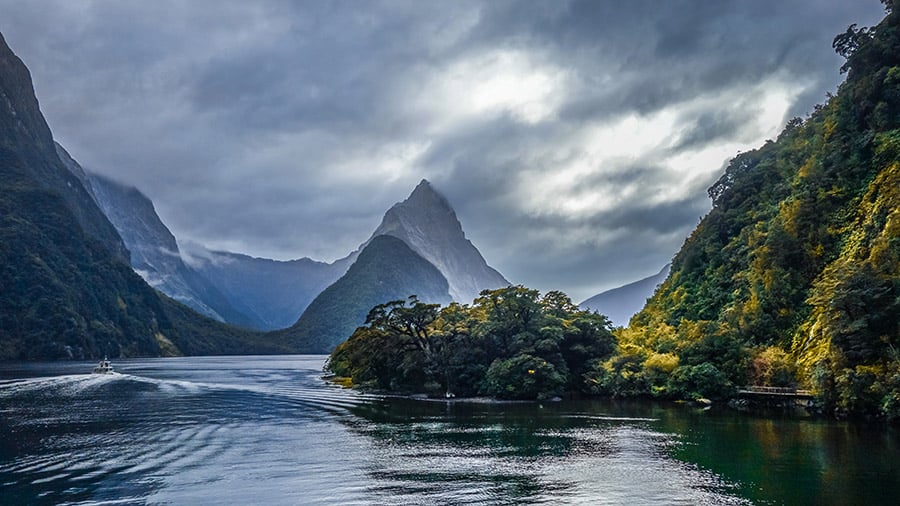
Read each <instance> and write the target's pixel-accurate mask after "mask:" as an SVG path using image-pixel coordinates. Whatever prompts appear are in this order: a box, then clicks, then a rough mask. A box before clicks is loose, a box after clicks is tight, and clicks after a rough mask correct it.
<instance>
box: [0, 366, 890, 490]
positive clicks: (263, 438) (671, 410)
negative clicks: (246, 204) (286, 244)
mask: <svg viewBox="0 0 900 506" xmlns="http://www.w3.org/2000/svg"><path fill="white" fill-rule="evenodd" d="M323 361H324V357H320V356H292V357H204V358H178V359H148V360H128V361H120V362H117V363H115V364H114V365H116V367H117V370H118V371H119V372H121V374H118V375H114V376H99V375H90V374H85V372H88V371H90V369H91V368H92V367H93V365H94V364H92V363H91V364H88V363H53V364H0V503H2V504H212V503H216V504H342V505H343V504H470V503H475V504H541V503H546V504H690V505H694V504H716V505H718V504H825V505H827V504H835V505H838V504H896V501H897V497H898V496H900V439H898V433H897V431H896V430H895V429H892V428H885V427H882V426H864V425H854V424H844V423H836V422H823V421H818V422H817V421H809V420H789V419H761V418H751V417H746V416H738V415H735V414H733V413H730V412H716V411H715V410H713V411H702V410H697V409H695V408H691V407H686V406H676V405H668V404H660V405H654V404H649V403H612V402H608V401H605V402H593V401H577V402H576V401H573V402H561V403H552V404H543V405H541V404H537V403H522V404H478V403H449V404H448V403H444V402H425V401H411V400H404V399H389V398H382V397H378V396H372V395H363V394H360V393H358V392H354V391H348V390H343V389H340V388H338V387H335V386H333V385H330V384H328V383H325V382H324V381H322V379H321V375H322V373H321V369H322V363H323Z"/></svg>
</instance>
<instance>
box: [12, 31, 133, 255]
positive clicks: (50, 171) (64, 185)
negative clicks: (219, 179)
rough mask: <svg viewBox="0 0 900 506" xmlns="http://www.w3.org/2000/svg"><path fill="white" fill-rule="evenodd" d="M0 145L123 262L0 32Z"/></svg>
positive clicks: (110, 231) (120, 245)
mask: <svg viewBox="0 0 900 506" xmlns="http://www.w3.org/2000/svg"><path fill="white" fill-rule="evenodd" d="M0 132H2V136H0V145H2V146H3V147H4V148H6V149H7V150H10V151H11V152H15V153H16V157H17V158H18V159H19V160H21V166H20V170H22V171H23V172H24V174H25V175H27V176H28V178H29V179H30V180H31V181H33V182H34V183H35V184H37V185H38V186H39V187H40V188H42V189H44V190H47V191H50V192H53V193H56V194H58V195H59V196H60V197H62V198H63V200H64V201H65V203H66V205H67V207H68V208H69V211H70V212H71V213H72V214H73V216H74V217H75V219H76V221H77V222H78V224H79V226H80V227H81V229H82V230H84V232H85V234H87V235H88V236H89V237H90V238H91V239H93V240H96V241H98V242H99V243H100V244H102V245H103V246H104V247H105V248H106V249H108V250H109V251H110V252H111V253H112V254H113V256H115V257H117V258H119V259H123V260H127V259H128V250H127V249H126V248H125V245H124V244H123V243H122V240H121V239H120V238H119V236H118V234H117V233H116V230H115V229H114V228H113V227H112V225H110V223H109V221H108V220H107V219H106V218H105V217H104V216H103V213H102V212H100V210H99V209H98V208H97V206H96V205H95V204H94V201H93V199H92V198H91V195H90V194H89V193H88V192H87V191H86V190H85V189H84V186H82V185H81V184H80V182H79V181H78V178H77V177H76V176H74V175H73V174H72V173H70V172H69V171H68V170H66V168H65V166H64V164H63V162H62V161H61V160H60V158H59V156H58V154H57V151H56V145H55V144H54V142H53V135H52V134H51V133H50V128H49V127H48V126H47V123H46V121H44V116H43V115H42V114H41V111H40V108H39V106H38V101H37V98H36V97H35V96H34V88H33V86H32V84H31V74H30V73H29V72H28V68H27V67H25V64H24V63H22V60H20V59H19V58H18V57H17V56H16V55H15V54H14V53H13V52H12V50H11V49H10V48H9V46H7V45H6V41H5V40H4V39H3V37H2V35H0Z"/></svg>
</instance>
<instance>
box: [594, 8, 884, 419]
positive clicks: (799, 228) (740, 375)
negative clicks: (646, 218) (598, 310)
mask: <svg viewBox="0 0 900 506" xmlns="http://www.w3.org/2000/svg"><path fill="white" fill-rule="evenodd" d="M854 33H856V32H854ZM856 36H857V37H858V40H857V41H855V42H858V44H856V45H854V46H853V47H852V48H851V49H847V47H844V46H841V48H840V49H841V51H843V53H842V54H845V55H846V56H848V61H847V65H846V66H845V69H847V70H849V72H848V79H847V81H846V82H845V83H844V84H843V85H842V86H841V87H840V90H839V92H838V94H837V95H835V96H834V97H832V98H831V99H830V100H829V101H828V103H827V104H825V105H823V106H820V107H817V108H816V110H815V112H814V113H813V114H811V115H810V117H809V118H807V119H806V120H802V121H801V120H799V119H796V120H793V121H791V122H790V123H789V124H788V126H787V127H786V128H785V130H784V131H783V132H782V133H781V135H779V137H778V139H777V140H776V141H770V142H767V143H766V144H765V145H764V146H762V147H760V148H759V149H757V150H754V151H751V152H747V153H742V154H740V155H738V156H737V157H735V159H734V160H732V161H731V163H730V164H729V166H728V168H727V170H726V172H725V175H723V176H722V177H721V178H720V179H719V181H717V182H716V184H714V185H713V186H712V187H711V188H710V189H709V194H710V197H711V198H712V200H713V209H712V211H711V212H710V213H709V214H708V215H707V216H706V217H705V218H704V219H703V220H702V221H701V223H700V224H699V225H698V227H697V229H696V230H695V231H694V232H693V233H692V234H691V236H690V237H689V238H688V239H687V240H686V241H685V244H684V246H683V247H682V249H681V251H679V252H678V254H677V255H676V257H675V258H674V260H673V264H672V270H671V274H670V276H669V279H667V280H666V281H665V282H664V283H663V284H662V285H661V286H660V288H659V289H658V290H657V292H656V293H655V294H654V296H653V297H652V298H651V299H650V300H649V301H648V303H647V305H646V307H645V308H644V309H643V310H642V311H641V312H640V313H638V314H637V315H635V316H634V318H633V319H632V321H631V324H630V326H629V327H628V328H626V329H622V330H620V331H619V332H618V337H619V341H620V345H619V348H618V349H619V355H618V356H616V357H613V358H611V359H609V360H607V361H606V362H605V363H604V364H603V365H602V367H598V369H597V374H596V378H595V379H597V381H598V383H597V384H601V383H602V384H604V385H607V387H608V388H607V390H611V389H612V390H614V391H613V393H614V394H621V393H627V392H638V393H643V394H660V392H663V391H665V392H666V394H667V395H684V396H692V395H695V394H699V393H702V392H698V391H697V390H696V389H700V388H702V386H703V383H704V382H706V381H720V382H723V385H721V386H723V389H720V390H717V391H718V392H725V391H727V388H724V387H727V386H728V385H729V384H730V385H740V384H744V383H756V384H765V385H777V386H792V385H804V386H811V387H814V388H815V389H817V391H819V392H820V393H821V398H822V400H823V401H824V402H825V403H826V405H827V406H830V407H832V408H834V409H836V410H839V411H844V412H848V413H870V414H878V415H880V416H886V417H895V416H900V400H898V399H900V390H898V387H897V385H898V384H900V370H898V364H900V356H898V348H900V336H898V335H900V323H898V319H900V318H898V315H900V13H897V12H893V11H892V12H889V13H888V15H887V17H886V18H885V19H884V20H883V21H882V23H881V24H880V25H879V26H878V27H876V28H875V29H873V30H871V31H868V32H866V31H863V32H858V34H857V35H856ZM635 364H638V366H636V365H635ZM710 367H712V368H710ZM666 375H668V376H670V378H669V380H668V381H665V382H664V381H663V377H664V376H666ZM604 382H605V383H604ZM663 383H664V384H663ZM616 389H618V390H616Z"/></svg>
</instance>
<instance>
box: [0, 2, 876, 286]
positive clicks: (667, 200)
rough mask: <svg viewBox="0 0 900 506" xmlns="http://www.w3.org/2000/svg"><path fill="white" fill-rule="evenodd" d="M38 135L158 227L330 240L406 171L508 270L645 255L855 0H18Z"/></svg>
mask: <svg viewBox="0 0 900 506" xmlns="http://www.w3.org/2000/svg"><path fill="white" fill-rule="evenodd" d="M0 12H3V15H2V16H0V31H2V32H3V34H4V36H5V37H6V39H7V41H8V42H9V44H10V46H11V47H12V48H13V50H14V51H15V52H16V53H17V54H18V55H19V56H21V57H22V58H23V60H24V61H25V62H26V64H27V65H28V66H29V68H30V69H31V71H32V75H33V77H34V81H35V87H36V92H37V95H38V98H39V100H40V101H41V106H42V109H43V111H44V113H45V115H46V116H47V118H48V122H49V123H50V126H51V128H52V129H53V131H54V134H55V136H56V138H57V140H59V141H60V142H61V143H62V144H63V145H65V146H66V147H67V148H68V150H69V151H70V152H71V153H72V155H73V156H74V157H75V158H76V159H78V160H79V161H80V162H81V163H82V164H83V165H85V166H86V167H88V168H90V169H93V170H95V171H98V172H101V173H104V174H107V175H111V176H113V177H115V178H116V179H118V180H123V181H125V182H128V183H130V184H133V185H136V186H138V187H139V188H140V189H142V190H143V191H144V192H145V193H147V194H148V195H149V196H150V197H151V198H152V199H153V201H154V203H155V204H156V207H157V209H158V211H159V213H160V215H161V216H162V218H163V220H164V221H165V222H166V223H167V224H168V225H169V226H170V228H172V230H173V232H174V233H175V235H176V236H177V237H179V238H180V239H183V240H193V241H198V242H201V243H205V244H206V245H208V246H212V247H227V248H231V249H234V250H238V251H240V252H244V253H249V254H254V255H259V256H275V257H278V258H292V257H300V256H311V257H313V258H319V259H329V260H330V259H335V258H338V257H341V256H343V255H344V254H346V253H347V252H349V251H350V250H352V249H353V248H355V247H356V246H357V245H358V244H359V243H361V242H362V241H363V240H365V239H366V237H367V235H368V234H369V233H370V232H371V230H372V229H373V228H374V227H375V226H377V224H378V222H379V220H380V218H381V214H382V213H383V212H384V211H385V210H386V209H387V208H388V207H389V206H390V205H391V204H392V203H393V202H396V201H398V200H402V199H403V198H405V196H406V194H408V192H409V191H410V190H411V189H412V188H413V187H414V186H415V184H416V183H417V182H418V181H419V179H421V178H422V177H426V178H428V179H430V180H431V181H432V182H434V183H435V185H436V186H437V187H438V189H440V190H441V191H443V192H444V193H445V194H446V195H447V197H448V198H449V200H450V201H451V203H452V204H453V205H454V207H455V208H456V210H457V213H458V215H459V216H460V218H461V220H462V222H463V225H464V228H465V230H466V232H467V234H468V236H469V237H470V238H471V239H472V240H473V242H474V243H475V244H476V245H477V246H478V247H479V248H480V249H481V250H482V252H483V253H484V256H485V257H486V258H487V259H488V261H489V262H490V263H491V264H492V265H494V266H495V267H497V268H498V269H499V270H500V271H501V272H503V273H504V274H505V275H506V276H507V277H508V278H509V279H510V280H512V281H514V282H521V283H525V284H528V285H532V286H535V287H537V288H540V289H542V290H547V289H557V288H561V289H563V290H567V291H569V292H571V293H572V295H573V298H575V299H578V300H581V299H584V298H586V297H587V296H589V295H593V293H596V292H597V291H599V290H600V289H604V288H609V287H611V286H615V285H617V284H621V283H625V282H628V281H632V280H635V279H638V278H641V277H643V276H646V275H649V274H653V273H655V272H656V271H658V270H659V268H660V267H661V266H662V265H663V264H665V263H666V262H667V261H669V260H670V259H671V257H672V255H673V254H674V253H675V251H676V250H677V248H678V247H679V246H680V245H681V243H682V242H683V240H684V237H685V236H686V235H687V234H688V233H689V232H690V231H691V229H692V228H693V227H694V226H695V225H696V223H697V220H698V218H699V217H700V216H701V215H702V214H704V213H705V211H706V210H707V209H708V207H709V202H708V199H707V197H706V194H705V189H706V187H708V186H709V184H711V183H712V182H713V181H714V180H715V179H716V178H717V177H718V175H719V174H720V171H721V168H722V167H723V164H724V163H725V162H726V161H727V159H728V158H729V157H730V156H733V155H734V154H736V152H737V151H739V150H746V149H751V148H753V147H754V146H756V145H758V144H760V143H761V142H763V141H764V140H765V139H766V138H767V137H774V136H775V135H777V131H778V128H779V127H780V125H781V124H783V122H784V121H786V120H787V119H788V118H790V117H792V116H804V115H806V114H807V113H808V112H809V111H810V110H811V109H812V107H813V105H814V104H815V103H817V102H821V101H822V100H823V99H824V97H825V93H826V92H828V91H833V90H834V89H835V87H836V85H837V83H838V82H839V80H840V76H839V74H838V72H837V69H838V67H839V66H840V64H841V61H840V58H839V57H837V56H836V55H835V54H834V52H833V51H832V50H831V47H830V44H831V39H832V37H833V36H834V34H836V33H839V32H843V31H844V30H845V29H846V27H847V26H848V25H849V24H850V23H858V24H860V25H866V24H872V23H874V22H876V21H877V20H878V19H879V18H880V16H881V6H880V4H879V3H878V2H877V1H875V0H870V1H863V2H846V1H843V0H826V1H821V0H805V1H792V2H783V1H776V0H761V1H749V0H748V1H738V2H698V1H687V0H683V1H671V2H658V1H650V0H646V1H635V2H627V3H626V2H605V1H594V0H583V1H582V0H573V1H558V2H545V1H501V0H497V1H484V2H475V1H459V2H420V1H390V2H350V1H347V2H343V1H332V2H324V1H322V2H320V1H305V2H288V1H258V2H242V1H241V2H239V1H194V2H179V1H163V2H113V1H95V2H68V1H62V0H59V1H55V2H53V1H46V2H18V1H13V0H0Z"/></svg>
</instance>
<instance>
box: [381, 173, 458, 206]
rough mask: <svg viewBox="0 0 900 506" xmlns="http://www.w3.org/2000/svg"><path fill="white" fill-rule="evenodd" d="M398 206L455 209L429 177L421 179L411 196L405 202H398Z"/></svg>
mask: <svg viewBox="0 0 900 506" xmlns="http://www.w3.org/2000/svg"><path fill="white" fill-rule="evenodd" d="M396 206H411V207H415V208H419V209H425V208H440V209H441V210H443V211H447V210H449V211H450V212H452V211H453V209H452V208H451V207H450V203H449V202H447V199H446V198H444V196H443V195H441V194H440V193H438V191H437V190H435V189H434V186H432V184H431V183H430V182H428V180H427V179H423V180H422V181H420V182H419V184H418V185H417V186H416V187H415V189H414V190H413V191H412V193H410V194H409V197H407V198H406V200H404V201H403V202H398V203H397V204H396V205H395V207H396Z"/></svg>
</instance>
